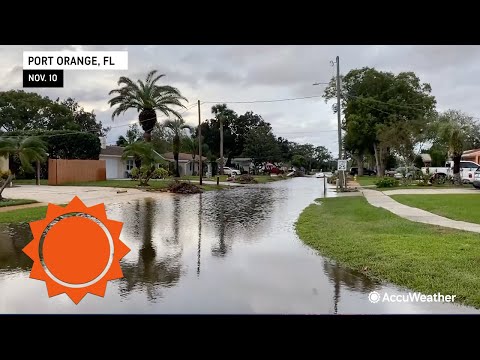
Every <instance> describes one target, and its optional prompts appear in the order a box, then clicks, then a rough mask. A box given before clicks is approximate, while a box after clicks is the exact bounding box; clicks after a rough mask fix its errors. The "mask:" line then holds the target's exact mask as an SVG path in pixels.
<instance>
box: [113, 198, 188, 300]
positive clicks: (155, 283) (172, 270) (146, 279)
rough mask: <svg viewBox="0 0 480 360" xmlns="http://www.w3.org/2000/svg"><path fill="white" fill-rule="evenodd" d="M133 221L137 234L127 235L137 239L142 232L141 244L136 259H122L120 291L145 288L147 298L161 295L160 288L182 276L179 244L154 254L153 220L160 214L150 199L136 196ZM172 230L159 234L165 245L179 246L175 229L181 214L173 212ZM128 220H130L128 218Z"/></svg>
mask: <svg viewBox="0 0 480 360" xmlns="http://www.w3.org/2000/svg"><path fill="white" fill-rule="evenodd" d="M174 208H175V210H174V211H179V199H178V198H176V199H174ZM135 209H136V211H135V212H134V221H133V223H134V224H135V225H134V226H133V229H134V230H135V231H136V234H135V233H134V234H129V235H130V239H132V238H133V239H137V238H138V235H139V234H141V240H142V244H141V247H140V249H139V251H138V260H137V262H130V261H124V262H122V264H121V265H122V270H123V274H124V278H123V279H121V285H120V292H121V293H122V295H123V296H126V295H128V294H129V293H131V292H139V291H140V292H145V293H146V294H147V297H148V299H149V300H150V301H154V300H156V299H157V298H161V297H162V293H161V291H160V290H161V288H162V287H171V286H173V285H174V284H176V283H177V282H178V280H179V279H180V276H181V266H180V258H181V255H182V253H181V247H180V251H175V254H171V253H170V252H168V253H167V254H168V256H165V255H164V254H160V255H158V254H157V252H158V251H157V249H156V246H155V244H154V229H155V226H154V225H155V222H156V221H157V219H158V218H159V217H158V215H157V213H156V206H155V203H154V201H153V200H152V199H144V200H138V201H136V204H135ZM172 219H173V224H172V227H173V232H172V236H171V237H165V236H164V237H161V238H160V240H161V242H162V243H163V244H164V246H166V247H169V248H172V247H173V248H175V249H177V250H178V246H177V245H178V243H179V239H178V233H179V230H178V229H179V223H180V216H172ZM129 223H130V222H129Z"/></svg>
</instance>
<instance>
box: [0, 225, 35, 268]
mask: <svg viewBox="0 0 480 360" xmlns="http://www.w3.org/2000/svg"><path fill="white" fill-rule="evenodd" d="M30 240H32V232H31V230H30V226H29V225H28V224H12V225H4V226H3V227H2V228H1V229H0V273H2V272H7V271H21V270H23V271H27V270H30V268H31V267H32V264H33V261H32V259H30V258H29V257H28V256H27V255H26V254H25V253H24V252H23V251H22V249H23V248H24V247H25V246H26V245H27V244H28V243H29V242H30Z"/></svg>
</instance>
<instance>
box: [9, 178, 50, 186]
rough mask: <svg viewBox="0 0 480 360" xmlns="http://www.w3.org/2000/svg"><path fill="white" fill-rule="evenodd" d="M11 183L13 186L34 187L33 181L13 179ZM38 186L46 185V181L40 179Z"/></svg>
mask: <svg viewBox="0 0 480 360" xmlns="http://www.w3.org/2000/svg"><path fill="white" fill-rule="evenodd" d="M12 183H13V185H35V179H19V180H15V179H14V180H13V181H12ZM40 185H48V180H47V179H40Z"/></svg>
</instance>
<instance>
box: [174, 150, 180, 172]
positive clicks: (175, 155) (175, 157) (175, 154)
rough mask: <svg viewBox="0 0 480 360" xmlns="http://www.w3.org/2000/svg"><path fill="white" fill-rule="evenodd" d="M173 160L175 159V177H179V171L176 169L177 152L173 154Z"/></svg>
mask: <svg viewBox="0 0 480 360" xmlns="http://www.w3.org/2000/svg"><path fill="white" fill-rule="evenodd" d="M173 158H174V159H175V177H177V178H178V177H180V169H179V168H178V152H175V153H174V154H173Z"/></svg>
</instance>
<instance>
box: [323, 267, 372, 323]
mask: <svg viewBox="0 0 480 360" xmlns="http://www.w3.org/2000/svg"><path fill="white" fill-rule="evenodd" d="M323 269H324V271H325V274H326V275H327V276H328V278H329V280H330V282H331V283H332V284H333V313H334V314H337V313H338V303H339V302H340V292H341V288H345V287H346V288H348V289H350V290H353V291H360V292H363V293H369V292H371V291H373V290H374V289H375V288H377V287H378V284H377V283H375V282H374V281H372V280H370V279H369V278H367V277H365V276H364V275H363V274H360V273H357V272H354V271H350V270H346V269H344V268H342V267H340V266H338V265H336V264H334V263H332V262H330V261H327V260H325V261H324V262H323Z"/></svg>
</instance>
